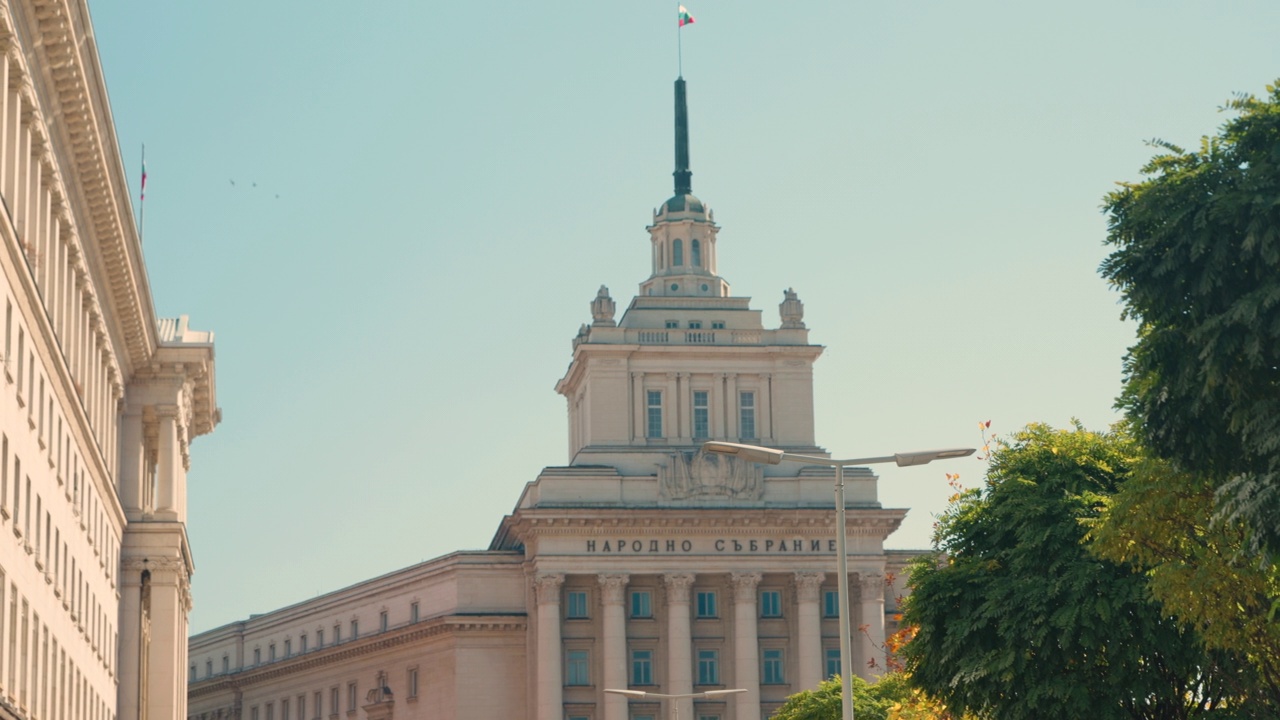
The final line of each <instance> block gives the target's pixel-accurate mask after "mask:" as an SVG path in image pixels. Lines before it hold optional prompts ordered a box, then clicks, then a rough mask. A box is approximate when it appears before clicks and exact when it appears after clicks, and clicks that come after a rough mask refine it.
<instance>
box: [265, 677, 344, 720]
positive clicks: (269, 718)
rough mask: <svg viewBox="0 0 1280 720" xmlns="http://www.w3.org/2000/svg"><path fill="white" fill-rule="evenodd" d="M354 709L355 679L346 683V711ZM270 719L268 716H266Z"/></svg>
mask: <svg viewBox="0 0 1280 720" xmlns="http://www.w3.org/2000/svg"><path fill="white" fill-rule="evenodd" d="M355 711H356V684H355V681H352V682H349V683H347V712H349V713H353V712H355ZM268 720H270V718H268Z"/></svg>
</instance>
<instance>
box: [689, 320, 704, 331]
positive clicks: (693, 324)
mask: <svg viewBox="0 0 1280 720" xmlns="http://www.w3.org/2000/svg"><path fill="white" fill-rule="evenodd" d="M689 329H690V330H701V329H702V321H701V320H690V321H689Z"/></svg>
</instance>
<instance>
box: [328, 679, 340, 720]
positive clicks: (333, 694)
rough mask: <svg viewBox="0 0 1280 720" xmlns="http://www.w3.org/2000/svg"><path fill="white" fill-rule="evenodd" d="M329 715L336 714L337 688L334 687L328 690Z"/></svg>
mask: <svg viewBox="0 0 1280 720" xmlns="http://www.w3.org/2000/svg"><path fill="white" fill-rule="evenodd" d="M329 714H330V715H335V716H336V715H337V714H338V686H337V685H334V686H333V687H331V688H329Z"/></svg>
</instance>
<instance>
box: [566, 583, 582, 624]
mask: <svg viewBox="0 0 1280 720" xmlns="http://www.w3.org/2000/svg"><path fill="white" fill-rule="evenodd" d="M564 616H565V619H567V620H583V619H585V618H586V617H587V591H586V590H570V591H568V592H566V593H565V603H564Z"/></svg>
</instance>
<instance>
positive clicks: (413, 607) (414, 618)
mask: <svg viewBox="0 0 1280 720" xmlns="http://www.w3.org/2000/svg"><path fill="white" fill-rule="evenodd" d="M409 622H418V603H416V602H412V603H409Z"/></svg>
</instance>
